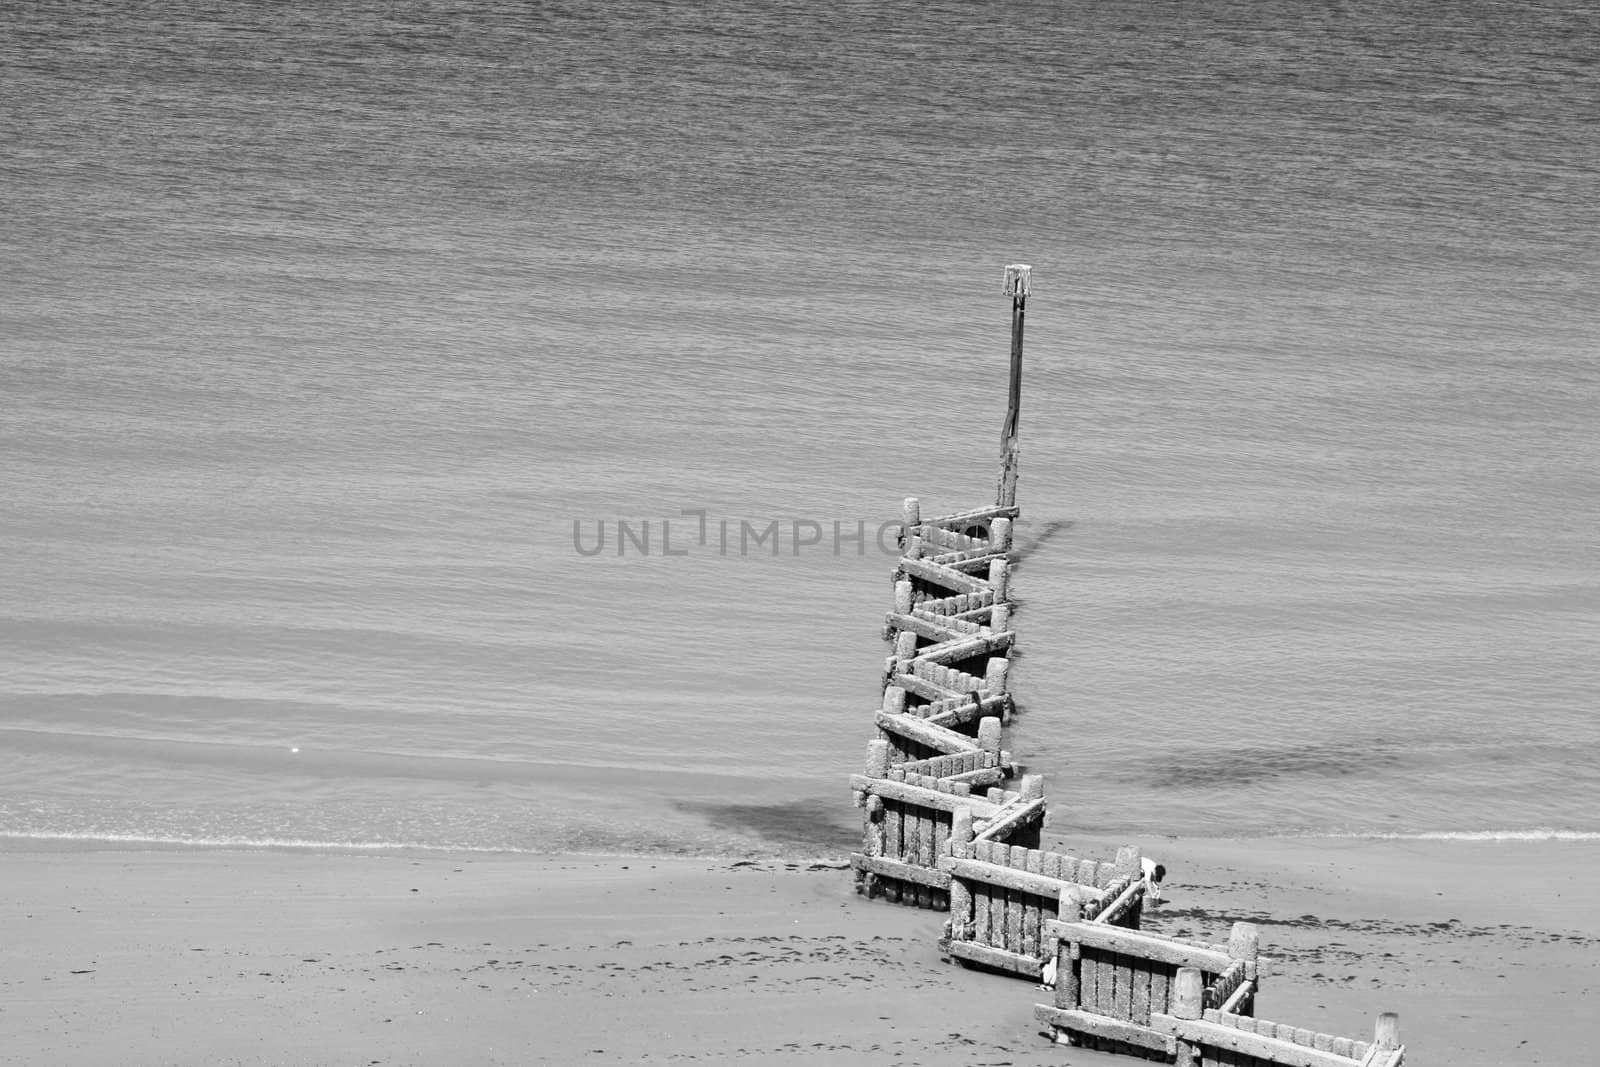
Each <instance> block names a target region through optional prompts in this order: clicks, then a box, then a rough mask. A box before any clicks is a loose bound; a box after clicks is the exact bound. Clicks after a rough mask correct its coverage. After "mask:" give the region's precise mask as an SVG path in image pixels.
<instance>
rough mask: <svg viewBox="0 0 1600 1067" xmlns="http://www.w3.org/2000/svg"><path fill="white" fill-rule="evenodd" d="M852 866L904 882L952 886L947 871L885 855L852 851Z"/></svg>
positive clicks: (940, 886) (934, 886)
mask: <svg viewBox="0 0 1600 1067" xmlns="http://www.w3.org/2000/svg"><path fill="white" fill-rule="evenodd" d="M850 866H852V867H854V868H855V869H856V870H858V871H866V872H868V873H869V874H881V875H883V876H884V877H885V878H898V879H900V880H901V881H903V882H916V883H917V884H918V885H926V886H932V887H933V888H934V889H949V888H950V874H949V872H947V871H936V870H934V869H933V868H931V867H914V866H912V865H911V864H909V863H901V862H900V861H899V860H891V859H886V858H884V857H883V856H867V855H864V854H862V853H860V852H852V853H850Z"/></svg>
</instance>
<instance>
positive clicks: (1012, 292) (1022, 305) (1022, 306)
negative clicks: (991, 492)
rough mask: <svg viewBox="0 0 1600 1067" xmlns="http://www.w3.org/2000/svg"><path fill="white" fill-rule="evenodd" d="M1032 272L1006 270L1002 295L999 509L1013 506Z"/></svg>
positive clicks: (1019, 267)
mask: <svg viewBox="0 0 1600 1067" xmlns="http://www.w3.org/2000/svg"><path fill="white" fill-rule="evenodd" d="M1032 273H1033V268H1032V267H1029V266H1028V265H1027V264H1025V263H1013V264H1011V265H1009V266H1007V267H1006V295H1007V296H1009V297H1010V298H1011V382H1010V389H1009V391H1008V392H1007V396H1006V421H1005V425H1004V426H1003V427H1002V428H1001V430H1000V488H999V493H998V500H997V503H999V504H1000V505H1001V506H1006V505H1011V504H1015V503H1016V502H1017V420H1018V417H1019V416H1020V414H1021V408H1022V326H1023V318H1024V316H1025V314H1026V312H1027V307H1028V293H1029V292H1030V291H1031V290H1032V288H1033V287H1032Z"/></svg>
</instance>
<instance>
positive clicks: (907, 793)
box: [850, 774, 1000, 819]
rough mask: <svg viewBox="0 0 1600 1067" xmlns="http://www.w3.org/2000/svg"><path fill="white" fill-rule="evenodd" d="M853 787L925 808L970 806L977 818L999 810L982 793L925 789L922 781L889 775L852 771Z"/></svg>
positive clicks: (946, 808)
mask: <svg viewBox="0 0 1600 1067" xmlns="http://www.w3.org/2000/svg"><path fill="white" fill-rule="evenodd" d="M850 788H851V789H859V790H861V791H862V792H863V793H868V794H870V795H872V796H879V797H883V798H884V799H885V800H899V801H902V802H905V803H908V804H916V805H917V806H919V807H923V808H938V809H939V810H940V811H960V810H961V809H962V808H969V809H971V811H972V815H973V817H974V818H984V819H986V818H992V817H993V815H994V813H995V812H996V811H999V810H1000V808H999V806H998V805H995V804H991V803H989V802H988V801H987V800H983V799H981V798H979V797H972V796H967V797H963V796H958V795H956V794H955V793H941V792H939V791H938V790H937V789H924V788H922V787H921V786H920V785H907V784H906V783H905V782H896V781H893V780H891V779H888V778H868V777H867V776H866V775H864V774H852V775H851V776H850Z"/></svg>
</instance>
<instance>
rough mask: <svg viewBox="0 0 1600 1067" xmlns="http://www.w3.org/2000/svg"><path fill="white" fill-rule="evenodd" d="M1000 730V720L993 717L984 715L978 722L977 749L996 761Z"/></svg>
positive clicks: (998, 752)
mask: <svg viewBox="0 0 1600 1067" xmlns="http://www.w3.org/2000/svg"><path fill="white" fill-rule="evenodd" d="M1001 729H1002V727H1001V726H1000V720H999V718H997V717H996V716H994V715H985V716H984V717H983V718H981V719H979V720H978V747H979V748H981V749H983V750H984V751H985V752H987V753H989V754H990V755H992V756H994V757H995V758H996V759H999V758H1000V733H1001Z"/></svg>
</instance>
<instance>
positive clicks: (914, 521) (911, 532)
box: [902, 496, 922, 559]
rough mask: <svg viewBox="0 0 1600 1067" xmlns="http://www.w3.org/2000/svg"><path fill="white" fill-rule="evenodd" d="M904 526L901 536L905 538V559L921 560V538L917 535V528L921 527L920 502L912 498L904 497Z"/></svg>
mask: <svg viewBox="0 0 1600 1067" xmlns="http://www.w3.org/2000/svg"><path fill="white" fill-rule="evenodd" d="M904 522H905V525H904V526H903V527H902V534H903V535H904V537H905V542H906V543H905V548H904V549H903V551H904V553H905V556H906V558H907V559H920V558H922V538H921V537H919V536H918V535H917V527H919V526H921V525H922V502H921V501H919V500H918V499H917V498H916V497H914V496H908V497H906V502H905V519H904Z"/></svg>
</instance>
